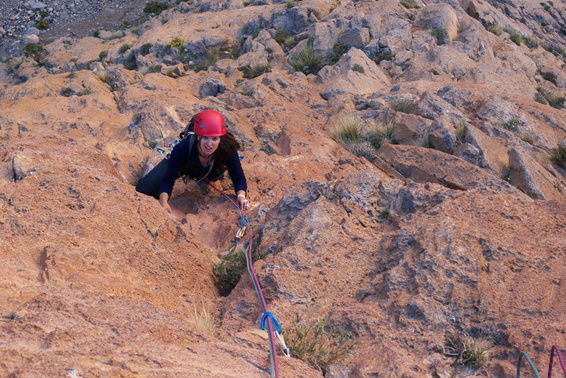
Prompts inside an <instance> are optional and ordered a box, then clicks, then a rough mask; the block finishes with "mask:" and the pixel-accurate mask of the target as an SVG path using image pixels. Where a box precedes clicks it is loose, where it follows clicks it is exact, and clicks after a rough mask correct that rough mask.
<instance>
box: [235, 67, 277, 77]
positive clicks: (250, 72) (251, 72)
mask: <svg viewBox="0 0 566 378" xmlns="http://www.w3.org/2000/svg"><path fill="white" fill-rule="evenodd" d="M241 70H242V72H243V73H244V77H245V78H246V79H253V78H254V77H258V76H261V75H263V74H266V73H268V72H271V66H270V65H269V64H268V65H265V66H263V65H254V66H245V67H242V68H241Z"/></svg>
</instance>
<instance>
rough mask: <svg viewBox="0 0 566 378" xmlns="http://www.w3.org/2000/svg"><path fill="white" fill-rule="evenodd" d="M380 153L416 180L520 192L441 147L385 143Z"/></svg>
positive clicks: (406, 175) (448, 185)
mask: <svg viewBox="0 0 566 378" xmlns="http://www.w3.org/2000/svg"><path fill="white" fill-rule="evenodd" d="M378 153H379V155H380V156H381V157H382V158H383V159H384V160H385V161H387V162H388V163H389V164H390V165H391V166H393V167H394V168H395V169H396V170H397V171H398V172H399V173H401V174H402V175H403V176H405V177H407V178H410V179H411V180H413V181H416V182H421V183H435V184H441V185H444V186H446V187H449V188H453V189H460V190H470V189H472V188H488V189H489V190H495V191H497V192H504V193H517V190H516V189H514V188H513V187H512V186H510V185H509V184H507V183H506V182H505V181H503V180H501V179H499V178H497V177H495V176H492V175H490V174H489V173H487V172H485V171H484V170H482V169H480V168H479V167H477V166H475V165H472V164H469V163H468V162H466V161H463V160H461V159H459V158H457V157H455V156H452V155H447V154H445V153H443V152H440V151H435V150H431V149H427V148H423V147H415V146H406V145H405V146H396V145H392V144H388V143H385V144H384V145H382V146H381V148H380V149H379V151H378Z"/></svg>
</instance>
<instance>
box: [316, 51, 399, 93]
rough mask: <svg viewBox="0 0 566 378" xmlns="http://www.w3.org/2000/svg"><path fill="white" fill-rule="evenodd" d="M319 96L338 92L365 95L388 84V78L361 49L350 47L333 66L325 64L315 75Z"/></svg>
mask: <svg viewBox="0 0 566 378" xmlns="http://www.w3.org/2000/svg"><path fill="white" fill-rule="evenodd" d="M317 82H319V83H321V85H322V91H321V96H322V97H323V98H325V99H329V98H331V97H334V96H336V95H339V94H352V95H367V94H371V93H374V92H376V91H378V90H380V89H383V88H385V87H386V86H388V85H390V81H389V78H388V77H387V76H386V75H385V74H384V73H383V72H382V71H381V69H379V67H378V66H377V65H376V64H375V62H373V61H372V60H371V59H369V58H368V56H367V55H366V54H364V53H363V51H361V50H359V49H356V48H351V49H350V50H349V51H348V52H347V53H346V54H344V55H343V56H342V58H340V60H339V61H338V63H337V64H336V65H335V66H332V67H330V66H326V67H324V68H323V69H322V70H320V72H319V73H318V76H317Z"/></svg>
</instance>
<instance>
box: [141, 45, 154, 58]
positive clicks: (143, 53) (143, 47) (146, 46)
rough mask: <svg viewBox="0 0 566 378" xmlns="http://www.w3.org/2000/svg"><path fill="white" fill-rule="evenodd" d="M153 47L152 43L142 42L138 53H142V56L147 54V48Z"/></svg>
mask: <svg viewBox="0 0 566 378" xmlns="http://www.w3.org/2000/svg"><path fill="white" fill-rule="evenodd" d="M152 47H153V45H152V44H151V43H144V44H143V45H142V46H141V47H140V54H142V55H143V56H145V55H147V54H149V50H150V49H151V48H152Z"/></svg>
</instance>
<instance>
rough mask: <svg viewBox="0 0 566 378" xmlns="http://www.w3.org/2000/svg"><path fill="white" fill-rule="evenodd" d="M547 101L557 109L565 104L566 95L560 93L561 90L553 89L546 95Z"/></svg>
mask: <svg viewBox="0 0 566 378" xmlns="http://www.w3.org/2000/svg"><path fill="white" fill-rule="evenodd" d="M545 97H546V101H548V105H550V106H552V107H553V108H556V109H562V107H563V106H564V97H563V96H562V95H561V94H560V92H557V91H552V92H550V93H549V94H547V95H546V96H545Z"/></svg>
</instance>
